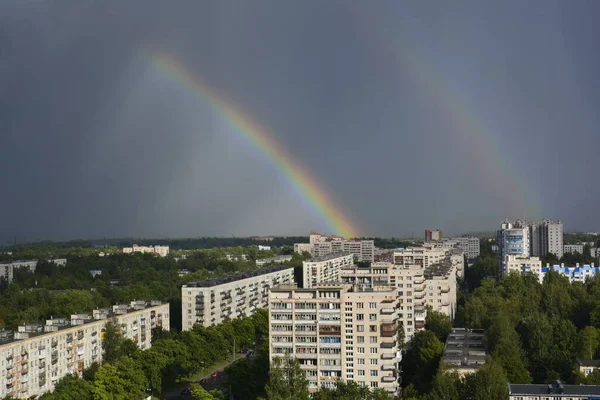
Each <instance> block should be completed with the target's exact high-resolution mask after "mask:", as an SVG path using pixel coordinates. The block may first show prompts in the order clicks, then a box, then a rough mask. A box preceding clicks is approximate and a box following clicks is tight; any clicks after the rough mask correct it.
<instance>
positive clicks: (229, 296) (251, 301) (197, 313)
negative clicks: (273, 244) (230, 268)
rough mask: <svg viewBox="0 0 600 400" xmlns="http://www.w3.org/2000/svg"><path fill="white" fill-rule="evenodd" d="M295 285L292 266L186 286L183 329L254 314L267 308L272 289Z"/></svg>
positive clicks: (250, 272) (269, 268)
mask: <svg viewBox="0 0 600 400" xmlns="http://www.w3.org/2000/svg"><path fill="white" fill-rule="evenodd" d="M294 282H295V281H294V268H293V267H289V266H282V265H275V266H271V267H265V268H261V269H258V270H253V271H248V272H243V273H238V274H233V275H228V276H223V277H220V278H213V279H208V280H205V281H201V282H191V283H188V284H185V285H183V286H182V287H181V308H182V310H181V313H182V329H183V330H190V329H192V327H193V326H194V324H195V323H199V324H202V325H204V326H211V325H216V324H220V323H221V322H223V321H224V320H225V319H234V318H237V317H242V316H249V315H252V313H253V312H254V310H256V309H257V308H266V307H267V305H268V302H269V289H270V288H271V287H273V286H275V285H284V284H291V283H294Z"/></svg>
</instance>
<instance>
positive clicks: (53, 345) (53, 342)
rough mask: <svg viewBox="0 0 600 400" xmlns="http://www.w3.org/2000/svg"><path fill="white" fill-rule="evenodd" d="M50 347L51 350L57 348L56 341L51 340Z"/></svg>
mask: <svg viewBox="0 0 600 400" xmlns="http://www.w3.org/2000/svg"><path fill="white" fill-rule="evenodd" d="M50 345H51V346H52V348H55V347H57V346H58V340H53V341H52V343H51V344H50Z"/></svg>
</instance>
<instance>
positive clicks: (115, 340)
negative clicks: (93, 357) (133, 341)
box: [102, 318, 125, 363]
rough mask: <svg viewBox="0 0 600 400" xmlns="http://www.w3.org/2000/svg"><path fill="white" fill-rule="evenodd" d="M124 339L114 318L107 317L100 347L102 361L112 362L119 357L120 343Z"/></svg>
mask: <svg viewBox="0 0 600 400" xmlns="http://www.w3.org/2000/svg"><path fill="white" fill-rule="evenodd" d="M124 341H125V337H124V336H123V331H122V330H121V325H120V324H119V321H118V320H117V319H116V318H111V319H109V320H108V321H107V322H106V324H105V325H104V332H103V337H102V349H103V350H104V361H105V362H108V363H114V362H115V361H117V359H118V358H119V356H120V355H121V354H120V349H121V345H122V343H123V342H124Z"/></svg>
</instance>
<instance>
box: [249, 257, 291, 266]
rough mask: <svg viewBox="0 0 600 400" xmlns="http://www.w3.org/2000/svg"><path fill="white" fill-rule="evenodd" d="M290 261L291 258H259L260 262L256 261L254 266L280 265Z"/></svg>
mask: <svg viewBox="0 0 600 400" xmlns="http://www.w3.org/2000/svg"><path fill="white" fill-rule="evenodd" d="M289 261H292V256H277V257H270V258H261V259H260V260H256V266H257V267H262V266H263V265H265V264H280V263H284V262H289Z"/></svg>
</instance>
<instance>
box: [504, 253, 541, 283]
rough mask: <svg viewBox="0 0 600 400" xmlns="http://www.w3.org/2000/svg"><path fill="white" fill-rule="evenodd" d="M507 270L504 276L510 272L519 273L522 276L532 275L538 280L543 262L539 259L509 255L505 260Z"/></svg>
mask: <svg viewBox="0 0 600 400" xmlns="http://www.w3.org/2000/svg"><path fill="white" fill-rule="evenodd" d="M504 265H505V269H504V271H503V276H504V275H506V274H508V273H509V272H511V271H513V272H518V273H520V274H524V273H528V272H529V273H532V274H534V275H535V276H537V277H538V278H539V277H540V274H541V272H542V260H540V258H539V257H529V256H521V255H507V256H506V257H505V260H504Z"/></svg>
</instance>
